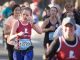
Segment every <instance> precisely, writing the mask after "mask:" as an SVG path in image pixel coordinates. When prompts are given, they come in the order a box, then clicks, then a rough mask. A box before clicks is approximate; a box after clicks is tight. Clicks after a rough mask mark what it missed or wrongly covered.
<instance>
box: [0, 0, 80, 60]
mask: <svg viewBox="0 0 80 60" xmlns="http://www.w3.org/2000/svg"><path fill="white" fill-rule="evenodd" d="M53 3H54V4H53V5H48V6H47V7H45V9H44V11H43V14H42V15H41V12H42V11H40V10H41V9H40V8H39V7H38V3H37V2H35V3H32V4H29V3H28V2H24V3H23V4H17V3H16V2H15V1H14V0H12V1H10V2H8V3H7V4H8V5H7V6H6V7H4V8H3V9H1V11H0V22H1V21H4V23H3V38H4V41H5V42H6V45H7V50H8V56H9V60H33V57H34V56H33V55H34V54H33V44H32V40H31V34H32V33H31V31H32V29H34V30H35V31H36V32H37V33H39V34H42V33H45V35H44V41H43V47H44V53H43V60H80V51H79V47H80V41H79V40H80V38H79V36H80V33H79V32H80V12H79V11H80V9H79V7H78V8H77V9H75V6H74V5H73V3H72V2H68V3H65V5H64V9H65V10H62V9H61V8H60V6H59V5H58V4H56V3H55V2H53ZM39 17H41V18H42V22H43V23H42V25H41V26H39V25H38V22H39ZM65 48H66V49H65ZM66 52H67V53H66Z"/></svg>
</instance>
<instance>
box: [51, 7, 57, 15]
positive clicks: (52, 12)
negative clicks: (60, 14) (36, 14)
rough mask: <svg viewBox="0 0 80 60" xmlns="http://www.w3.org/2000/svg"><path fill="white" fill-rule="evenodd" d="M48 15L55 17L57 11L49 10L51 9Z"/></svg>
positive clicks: (54, 9)
mask: <svg viewBox="0 0 80 60" xmlns="http://www.w3.org/2000/svg"><path fill="white" fill-rule="evenodd" d="M50 14H51V15H54V16H56V15H57V10H56V8H51V9H50Z"/></svg>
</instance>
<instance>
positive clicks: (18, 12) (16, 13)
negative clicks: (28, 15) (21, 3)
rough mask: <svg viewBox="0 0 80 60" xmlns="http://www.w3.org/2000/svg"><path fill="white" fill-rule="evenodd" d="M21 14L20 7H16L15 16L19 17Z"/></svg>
mask: <svg viewBox="0 0 80 60" xmlns="http://www.w3.org/2000/svg"><path fill="white" fill-rule="evenodd" d="M20 12H21V9H20V7H16V8H15V10H14V14H15V15H16V16H19V15H20Z"/></svg>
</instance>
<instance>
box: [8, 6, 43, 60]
mask: <svg viewBox="0 0 80 60" xmlns="http://www.w3.org/2000/svg"><path fill="white" fill-rule="evenodd" d="M32 28H33V29H34V30H35V31H36V32H38V33H39V34H41V33H42V30H41V28H40V27H39V26H38V24H35V23H34V22H33V20H32V10H31V9H30V8H29V7H27V8H24V9H22V11H21V17H20V20H17V21H16V22H15V23H14V25H13V27H12V30H11V34H10V38H9V41H13V42H12V43H13V44H14V53H13V58H14V60H32V59H33V45H32V42H31V30H32Z"/></svg>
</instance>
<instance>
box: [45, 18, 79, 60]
mask: <svg viewBox="0 0 80 60" xmlns="http://www.w3.org/2000/svg"><path fill="white" fill-rule="evenodd" d="M75 24H76V23H75V20H74V19H73V18H71V17H66V18H64V19H63V22H62V29H63V30H62V31H63V35H62V36H59V38H57V39H55V40H53V42H52V43H51V45H50V47H49V49H48V50H47V51H46V57H47V58H48V60H51V58H52V57H54V56H55V55H56V58H57V59H58V60H80V39H79V37H78V36H77V35H76V34H75V33H74V32H75V29H76V27H75Z"/></svg>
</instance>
